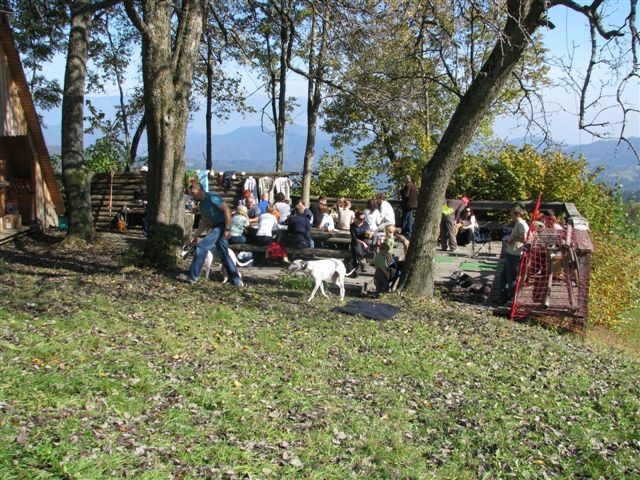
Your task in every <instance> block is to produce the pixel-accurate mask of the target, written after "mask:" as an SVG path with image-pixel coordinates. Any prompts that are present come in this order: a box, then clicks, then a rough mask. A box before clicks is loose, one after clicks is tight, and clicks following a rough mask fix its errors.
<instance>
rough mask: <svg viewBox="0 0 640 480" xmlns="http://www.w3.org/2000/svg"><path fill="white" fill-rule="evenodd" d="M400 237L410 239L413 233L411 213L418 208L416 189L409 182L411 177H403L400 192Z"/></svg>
mask: <svg viewBox="0 0 640 480" xmlns="http://www.w3.org/2000/svg"><path fill="white" fill-rule="evenodd" d="M400 206H401V208H402V235H404V236H405V237H406V238H411V233H412V231H413V212H414V210H415V209H416V208H418V189H417V188H416V186H415V185H414V184H413V182H412V181H411V176H409V175H407V176H405V177H404V188H403V189H402V192H401V198H400Z"/></svg>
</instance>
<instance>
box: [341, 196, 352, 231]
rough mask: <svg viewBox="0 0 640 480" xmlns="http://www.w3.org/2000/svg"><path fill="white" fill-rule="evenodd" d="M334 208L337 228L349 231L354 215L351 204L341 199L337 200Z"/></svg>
mask: <svg viewBox="0 0 640 480" xmlns="http://www.w3.org/2000/svg"><path fill="white" fill-rule="evenodd" d="M336 206H337V210H338V225H337V228H338V229H339V230H349V229H350V228H351V223H352V222H353V219H354V217H355V215H356V214H355V212H354V211H353V210H351V202H350V201H349V200H347V199H346V198H344V197H343V198H341V199H340V200H338V204H337V205H336Z"/></svg>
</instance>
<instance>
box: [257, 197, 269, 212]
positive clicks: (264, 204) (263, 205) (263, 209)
mask: <svg viewBox="0 0 640 480" xmlns="http://www.w3.org/2000/svg"><path fill="white" fill-rule="evenodd" d="M268 206H269V200H262V201H261V202H260V203H258V207H259V208H260V213H266V212H267V207H268Z"/></svg>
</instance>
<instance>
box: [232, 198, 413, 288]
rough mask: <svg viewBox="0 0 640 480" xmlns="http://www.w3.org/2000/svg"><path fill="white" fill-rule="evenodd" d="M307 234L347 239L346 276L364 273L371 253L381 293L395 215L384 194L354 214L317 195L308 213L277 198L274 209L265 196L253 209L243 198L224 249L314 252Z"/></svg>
mask: <svg viewBox="0 0 640 480" xmlns="http://www.w3.org/2000/svg"><path fill="white" fill-rule="evenodd" d="M312 228H318V229H322V230H325V231H329V232H330V231H333V230H336V229H337V230H342V231H345V232H347V231H348V232H349V233H350V236H351V242H350V247H351V257H352V260H351V261H352V273H351V275H352V276H354V277H355V276H358V271H364V270H365V268H366V262H365V258H366V255H367V253H368V252H369V251H374V252H376V257H374V262H373V263H374V266H375V267H376V275H375V276H374V280H375V283H376V287H377V288H376V290H377V291H385V289H386V288H387V286H388V284H389V283H390V281H392V279H393V277H394V276H395V274H396V272H397V266H396V265H395V264H394V262H395V260H394V258H393V257H392V255H391V252H393V249H394V246H395V238H396V235H395V233H396V232H395V231H396V227H395V213H394V211H393V207H392V206H391V204H390V203H389V202H388V201H387V200H386V198H385V195H384V194H383V193H380V194H378V195H376V197H375V198H372V199H370V200H369V201H368V202H367V207H366V209H364V210H363V211H361V210H355V211H354V210H353V209H352V205H351V202H350V200H348V199H346V198H341V199H339V200H338V201H337V203H336V205H335V208H334V209H332V208H330V207H329V205H328V204H327V196H326V195H321V196H320V197H319V198H318V201H317V203H314V204H312V205H311V207H310V208H308V207H307V206H306V205H305V204H304V203H303V202H302V201H299V202H298V203H297V204H296V205H295V206H294V207H291V205H290V204H289V202H288V201H287V200H286V199H285V197H284V195H283V194H278V195H277V196H276V198H275V202H274V203H270V202H269V197H268V194H265V195H263V197H262V199H261V201H260V202H259V203H256V201H255V199H254V198H253V196H252V195H251V194H250V192H247V193H246V194H245V195H243V198H242V200H240V202H239V204H238V206H237V207H236V209H235V211H234V213H233V216H232V219H231V232H230V238H229V243H230V244H243V243H252V244H255V245H261V246H268V245H272V244H273V242H275V241H277V242H278V243H280V244H282V245H284V246H286V247H291V248H295V249H303V248H314V247H315V243H314V240H313V238H312V235H311V229H312ZM285 232H286V233H285ZM399 238H400V239H401V240H402V241H403V243H404V246H405V249H406V248H407V243H408V242H407V240H406V239H404V238H403V237H402V236H399ZM392 264H394V265H393V266H392Z"/></svg>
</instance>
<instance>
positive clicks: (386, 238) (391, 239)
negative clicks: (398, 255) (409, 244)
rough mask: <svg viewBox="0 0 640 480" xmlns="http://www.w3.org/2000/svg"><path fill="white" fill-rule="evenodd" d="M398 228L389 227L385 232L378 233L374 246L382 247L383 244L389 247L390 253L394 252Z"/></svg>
mask: <svg viewBox="0 0 640 480" xmlns="http://www.w3.org/2000/svg"><path fill="white" fill-rule="evenodd" d="M395 235H396V227H395V225H387V226H386V227H385V228H384V232H380V233H376V235H375V238H374V240H373V244H374V245H375V246H376V247H380V246H381V245H382V244H383V243H386V244H387V245H389V251H390V252H393V249H394V248H395V246H396V239H395Z"/></svg>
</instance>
